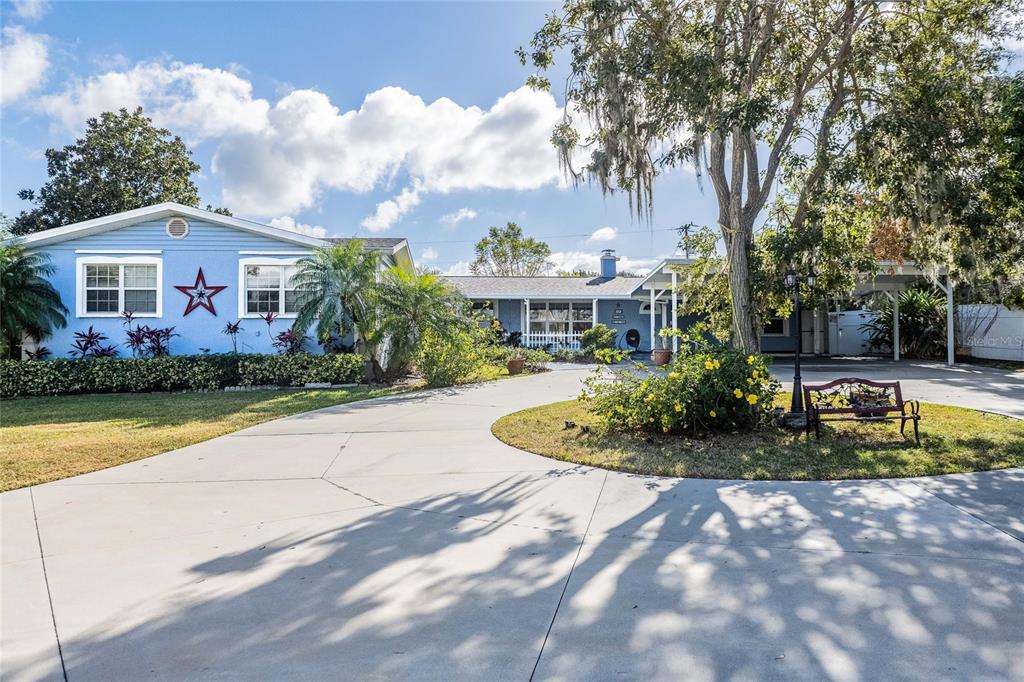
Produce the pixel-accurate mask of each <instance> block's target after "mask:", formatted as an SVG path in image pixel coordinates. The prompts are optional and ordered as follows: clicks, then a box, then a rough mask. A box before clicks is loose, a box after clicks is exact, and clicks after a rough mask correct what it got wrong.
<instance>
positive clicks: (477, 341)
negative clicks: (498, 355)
mask: <svg viewBox="0 0 1024 682" xmlns="http://www.w3.org/2000/svg"><path fill="white" fill-rule="evenodd" d="M488 333H489V332H488ZM491 347H492V346H490V345H489V344H488V343H486V342H483V340H482V339H481V338H480V336H479V335H478V334H474V333H473V332H471V331H459V332H456V333H454V334H446V335H444V336H442V335H440V334H438V333H437V332H435V331H433V330H427V331H426V332H425V333H424V334H423V342H422V345H421V347H420V352H419V355H418V357H417V359H416V365H417V366H418V367H419V370H420V374H421V375H423V379H424V380H425V381H426V382H427V385H428V386H454V385H455V384H460V383H464V382H466V381H469V380H471V379H473V378H474V377H476V376H477V375H478V374H479V373H480V371H481V370H482V369H483V367H484V365H485V364H486V363H487V360H486V359H485V358H484V355H483V353H482V352H481V350H482V349H486V348H491Z"/></svg>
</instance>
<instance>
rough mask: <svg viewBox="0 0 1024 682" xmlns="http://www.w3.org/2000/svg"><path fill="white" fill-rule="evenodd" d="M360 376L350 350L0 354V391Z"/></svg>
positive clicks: (171, 387) (126, 389)
mask: <svg viewBox="0 0 1024 682" xmlns="http://www.w3.org/2000/svg"><path fill="white" fill-rule="evenodd" d="M362 376H363V357H362V356H361V355H355V354H351V353H349V354H335V355H312V354H309V353H299V354H295V355H235V354H223V355H216V354H214V355H174V356H161V357H155V358H86V359H84V360H69V359H57V360H36V361H25V360H0V397H3V398H16V397H21V396H33V395H67V394H71V393H148V392H151V391H201V390H216V389H219V388H223V387H225V386H261V385H268V384H275V385H282V386H301V385H303V384H306V383H314V382H315V383H328V382H329V383H332V384H343V383H355V382H358V381H360V380H361V378H362Z"/></svg>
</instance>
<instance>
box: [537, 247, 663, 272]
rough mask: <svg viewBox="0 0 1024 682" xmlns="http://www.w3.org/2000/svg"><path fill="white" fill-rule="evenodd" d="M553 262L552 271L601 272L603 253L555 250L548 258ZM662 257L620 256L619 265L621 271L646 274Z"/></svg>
mask: <svg viewBox="0 0 1024 682" xmlns="http://www.w3.org/2000/svg"><path fill="white" fill-rule="evenodd" d="M548 260H549V261H551V263H552V268H551V272H552V273H554V272H558V271H566V272H571V271H573V270H589V271H591V272H599V271H600V270H601V255H600V254H597V253H590V252H588V251H555V252H554V253H552V254H551V257H550V258H548ZM661 260H662V259H660V258H630V257H628V256H620V257H619V262H618V265H617V268H618V271H619V272H635V273H638V274H646V273H647V272H649V271H650V270H651V268H653V267H654V266H655V265H657V264H658V263H660V262H661Z"/></svg>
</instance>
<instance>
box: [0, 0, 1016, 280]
mask: <svg viewBox="0 0 1024 682" xmlns="http://www.w3.org/2000/svg"><path fill="white" fill-rule="evenodd" d="M554 7H555V5H554V4H552V3H544V2H512V3H501V2H450V3H443V2H417V3H397V2H380V3H344V2H319V3H305V2H290V3H278V2H250V3H242V2H237V3H220V2H53V1H50V0H0V14H2V23H3V32H2V38H3V79H2V82H0V86H2V87H0V107H2V108H0V210H2V211H3V212H4V213H6V214H8V215H12V214H16V213H18V212H19V211H20V210H22V209H23V208H25V207H26V206H25V204H24V203H23V202H21V201H20V200H19V199H18V198H17V192H18V190H20V189H22V188H36V187H39V186H40V185H41V184H42V183H43V182H44V181H45V178H46V174H45V163H44V159H43V155H42V153H43V150H45V149H46V148H47V147H58V146H61V145H64V144H67V143H69V142H71V141H73V140H74V139H75V138H76V137H77V135H78V134H80V133H81V131H82V128H83V125H84V121H85V119H86V118H87V117H89V116H92V115H96V114H97V113H99V112H101V111H105V110H112V109H117V108H119V107H122V106H123V107H134V106H137V105H142V106H143V107H144V108H145V109H146V111H147V113H148V114H149V115H151V116H152V117H153V118H154V120H155V121H156V122H157V123H158V124H160V125H162V126H164V127H167V128H169V129H170V130H172V131H173V132H174V133H176V134H178V135H180V136H181V137H182V138H184V139H185V140H186V142H187V143H188V144H189V146H190V147H191V148H192V150H193V151H194V158H195V160H196V161H197V162H198V163H199V164H200V165H201V166H202V169H203V170H202V173H201V175H200V176H199V177H198V178H197V179H196V181H197V184H198V186H199V189H200V192H201V195H202V198H203V201H204V203H206V202H209V203H213V204H215V205H220V206H226V207H228V208H230V209H231V210H232V211H234V212H235V214H236V215H240V216H244V217H248V218H252V219H256V220H261V221H264V222H270V223H272V224H275V225H279V226H283V227H289V228H293V229H299V230H303V231H307V232H311V233H314V234H326V235H343V236H349V235H379V236H405V237H408V238H409V239H410V241H411V242H412V244H413V248H414V252H415V255H416V256H417V259H418V261H419V262H420V263H422V264H428V265H432V266H435V267H437V268H439V269H441V270H442V271H451V272H461V271H465V268H466V265H467V263H468V261H469V260H471V258H472V248H473V244H474V243H475V242H476V240H477V239H479V238H480V237H481V236H482V235H483V234H484V233H485V232H486V230H487V227H488V226H490V225H501V224H504V223H505V222H507V221H516V222H518V223H519V224H520V225H521V226H522V227H523V228H524V229H525V230H526V232H527V233H528V234H530V235H533V236H537V237H541V238H543V239H545V240H546V241H547V242H548V243H549V244H550V245H551V248H552V251H553V252H554V259H553V260H554V261H555V262H556V264H557V265H559V266H561V267H564V268H566V269H569V268H574V267H579V266H583V267H587V268H589V269H596V267H597V256H598V253H599V251H600V249H602V248H614V249H616V250H617V251H618V253H619V255H620V256H622V263H621V266H622V267H625V268H630V269H638V270H643V269H644V268H646V267H650V266H651V265H653V264H654V263H656V262H657V260H659V259H660V258H661V257H663V256H665V255H669V254H671V253H673V251H674V250H675V245H676V241H677V240H676V235H675V232H674V231H673V229H672V228H674V227H677V226H679V225H681V224H683V223H687V222H691V221H692V222H696V223H698V224H714V222H715V217H716V213H717V211H716V210H715V201H714V198H713V194H712V193H711V192H710V189H708V191H706V192H702V191H701V190H700V189H699V187H698V185H697V183H696V180H695V178H694V175H693V173H692V172H691V171H690V170H689V169H678V170H675V171H673V172H671V173H669V174H666V175H665V176H663V177H662V178H661V179H660V181H659V183H658V185H657V188H656V190H657V191H656V196H655V212H654V216H653V219H652V221H651V222H650V223H648V222H646V221H637V220H636V219H634V218H633V217H632V216H631V214H630V210H629V207H628V204H627V201H626V198H625V197H624V196H621V195H615V196H610V197H604V196H602V195H601V193H600V191H598V190H597V189H595V188H592V187H582V188H572V187H569V186H567V185H566V183H565V182H564V178H562V176H561V175H560V172H559V169H558V168H557V163H556V158H555V154H554V151H553V149H552V147H551V145H550V143H549V142H548V138H549V134H550V130H551V126H552V125H553V123H554V122H555V121H557V120H559V118H560V116H561V106H562V104H563V103H562V101H561V93H560V92H557V91H556V92H555V93H553V96H552V95H547V94H541V93H535V92H532V91H529V90H527V89H526V88H525V87H523V84H524V82H525V80H526V77H527V76H528V75H529V71H528V69H527V68H526V67H523V66H521V65H520V64H519V63H518V60H517V59H516V57H515V56H514V54H513V50H514V49H515V48H516V47H518V46H520V45H524V44H526V43H527V42H528V40H529V38H530V36H531V35H532V33H533V31H534V30H535V29H536V28H537V27H539V26H540V25H541V24H542V22H543V21H544V15H545V13H546V12H549V11H551V10H552V9H554ZM1013 47H1014V49H1017V50H1021V48H1022V47H1024V45H1022V44H1020V43H1017V44H1016V45H1014V46H1013ZM553 80H554V82H556V83H558V82H559V79H558V78H557V77H556V78H555V79H553Z"/></svg>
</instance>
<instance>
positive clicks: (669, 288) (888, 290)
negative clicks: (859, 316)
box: [633, 256, 955, 365]
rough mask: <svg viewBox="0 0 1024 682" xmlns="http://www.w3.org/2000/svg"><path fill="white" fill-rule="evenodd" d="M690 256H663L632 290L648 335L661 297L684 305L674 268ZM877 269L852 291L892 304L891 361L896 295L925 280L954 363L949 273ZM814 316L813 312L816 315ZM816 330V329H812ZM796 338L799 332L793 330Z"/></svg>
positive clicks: (892, 266)
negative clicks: (939, 296) (938, 294)
mask: <svg viewBox="0 0 1024 682" xmlns="http://www.w3.org/2000/svg"><path fill="white" fill-rule="evenodd" d="M692 262H693V261H692V260H691V259H688V258H685V257H682V256H676V257H672V258H666V259H665V260H663V261H662V262H661V263H659V264H658V265H657V266H656V267H655V268H654V269H653V270H652V271H651V273H650V274H649V275H647V277H645V278H644V280H643V281H642V282H641V283H640V285H639V286H638V287H637V288H636V290H635V291H634V292H633V296H634V297H635V298H638V299H640V300H641V301H644V302H649V305H650V309H651V311H652V314H651V317H650V325H651V338H652V339H653V338H654V336H655V325H656V319H655V315H654V314H653V311H654V309H655V306H656V305H658V304H659V303H660V302H661V301H662V300H663V297H664V299H667V300H666V302H668V301H671V308H669V309H670V310H676V309H677V308H678V306H679V304H680V303H681V304H682V305H683V306H685V305H686V300H685V298H682V299H681V298H680V297H679V296H678V294H677V292H676V286H677V284H678V270H677V269H678V268H680V267H684V266H686V265H689V264H690V263H692ZM877 265H878V272H877V273H876V274H869V273H863V274H862V275H861V278H860V281H859V282H858V284H857V286H856V288H855V289H854V291H853V295H854V296H866V295H868V294H871V293H875V292H882V293H884V294H885V295H886V296H888V297H889V300H891V301H892V304H893V336H894V339H893V341H894V343H893V349H892V356H893V359H894V360H899V359H900V323H899V310H900V303H899V296H898V293H899V292H900V291H903V290H904V289H907V288H909V287H910V286H911V285H913V284H914V283H916V282H920V281H922V280H928V281H931V282H933V283H934V284H935V285H936V286H938V287H939V289H941V290H942V291H943V293H945V295H946V363H947V364H949V365H952V364H954V351H955V346H954V343H955V337H954V325H953V282H952V280H951V279H950V277H949V272H948V270H946V269H945V268H938V269H936V270H930V271H926V270H924V269H922V268H920V267H918V266H917V265H916V264H915V263H913V262H912V261H906V262H903V263H899V262H896V261H888V260H886V261H878V263H877ZM816 317H817V315H816ZM669 318H670V319H668V320H666V319H665V316H664V315H663V317H662V326H671V327H672V328H675V327H676V324H677V322H676V319H677V318H676V316H675V315H669ZM815 333H818V330H817V329H816V330H815ZM797 337H798V338H799V337H800V331H799V330H798V332H797ZM677 343H678V341H677V339H676V338H675V337H673V350H675V349H676V344H677Z"/></svg>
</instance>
